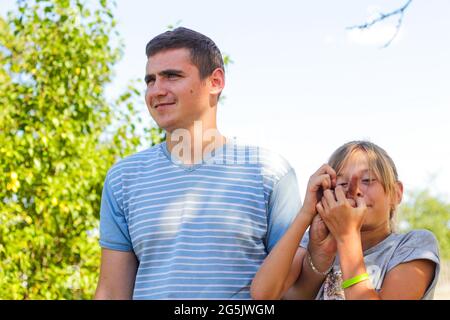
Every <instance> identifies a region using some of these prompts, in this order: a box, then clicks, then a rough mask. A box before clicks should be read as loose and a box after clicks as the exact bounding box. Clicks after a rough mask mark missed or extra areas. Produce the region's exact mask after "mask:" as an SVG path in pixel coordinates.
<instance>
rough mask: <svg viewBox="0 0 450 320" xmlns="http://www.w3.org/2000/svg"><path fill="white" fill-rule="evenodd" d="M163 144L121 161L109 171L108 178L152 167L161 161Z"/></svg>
mask: <svg viewBox="0 0 450 320" xmlns="http://www.w3.org/2000/svg"><path fill="white" fill-rule="evenodd" d="M160 149H161V144H156V145H154V146H151V147H150V148H147V149H145V150H142V151H138V152H136V153H133V154H131V155H128V156H126V157H124V158H122V159H119V160H118V161H117V162H116V163H115V164H113V165H112V166H111V168H110V169H109V170H108V176H111V175H117V174H118V173H123V172H128V171H134V170H136V168H137V167H142V166H151V165H152V164H154V163H155V162H157V161H158V159H159V153H160Z"/></svg>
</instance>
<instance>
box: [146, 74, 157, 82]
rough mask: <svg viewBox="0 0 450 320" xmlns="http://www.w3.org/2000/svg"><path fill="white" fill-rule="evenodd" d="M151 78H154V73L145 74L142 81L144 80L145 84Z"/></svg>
mask: <svg viewBox="0 0 450 320" xmlns="http://www.w3.org/2000/svg"><path fill="white" fill-rule="evenodd" d="M153 79H155V75H153V74H146V75H145V78H144V81H145V83H146V84H148V83H149V82H150V80H153Z"/></svg>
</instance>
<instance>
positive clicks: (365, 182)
mask: <svg viewBox="0 0 450 320" xmlns="http://www.w3.org/2000/svg"><path fill="white" fill-rule="evenodd" d="M374 181H375V179H369V178H365V179H362V180H361V182H362V183H363V184H367V185H368V184H371V183H372V182H374Z"/></svg>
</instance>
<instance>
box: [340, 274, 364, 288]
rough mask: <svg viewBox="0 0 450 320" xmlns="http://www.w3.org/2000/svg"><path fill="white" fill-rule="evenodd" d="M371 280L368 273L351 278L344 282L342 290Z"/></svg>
mask: <svg viewBox="0 0 450 320" xmlns="http://www.w3.org/2000/svg"><path fill="white" fill-rule="evenodd" d="M367 279H369V275H368V274H367V273H363V274H360V275H358V276H356V277H353V278H350V279H347V280H345V281H344V282H342V289H347V288H348V287H351V286H353V285H355V284H357V283H360V282H361V281H364V280H367Z"/></svg>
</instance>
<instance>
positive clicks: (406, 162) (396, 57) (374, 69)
mask: <svg viewBox="0 0 450 320" xmlns="http://www.w3.org/2000/svg"><path fill="white" fill-rule="evenodd" d="M1 2H2V10H1V12H4V9H5V8H6V6H7V5H9V4H10V3H12V0H1ZM405 2H406V0H403V1H400V0H395V1H392V0H391V1H387V0H384V1H379V0H372V1H368V0H348V1H330V0H329V1H322V0H318V1H283V0H278V1H261V0H259V1H242V0H241V1H234V0H231V1H222V2H212V1H199V0H197V1H194V0H191V1H181V0H172V1H139V0H118V1H117V8H116V11H115V12H116V17H117V19H118V22H119V24H118V28H119V32H120V34H121V37H122V38H123V39H124V41H125V45H126V48H125V52H124V57H123V59H122V61H121V62H120V63H119V64H118V65H117V68H116V75H117V76H116V79H115V82H114V84H113V85H112V86H111V88H110V90H109V91H110V92H114V91H117V92H118V91H120V88H121V87H123V86H124V85H125V84H126V83H127V81H128V80H129V79H134V78H141V79H143V76H144V73H145V62H146V57H145V45H146V43H147V42H148V41H149V40H150V39H151V38H152V37H154V36H156V35H157V34H159V33H161V32H163V31H165V30H166V27H167V25H169V24H175V23H176V22H177V21H179V20H181V25H182V26H186V27H188V28H192V29H195V30H197V31H200V32H202V33H204V34H206V35H207V36H209V37H211V38H212V39H213V40H214V41H215V42H216V44H217V45H218V46H219V48H220V49H221V50H222V52H224V53H227V54H229V55H230V56H231V58H232V60H233V61H234V63H233V64H232V65H231V66H230V67H229V68H228V70H227V83H226V87H225V91H224V95H225V96H226V100H225V101H224V103H223V104H221V105H220V106H219V119H218V123H219V129H221V131H222V132H223V133H225V134H226V135H228V136H236V137H237V138H238V140H241V141H245V142H250V143H254V144H259V145H262V146H265V147H268V148H270V149H273V150H275V151H277V152H279V153H281V154H282V155H284V156H285V157H286V158H287V159H288V160H289V162H290V163H291V164H292V166H293V167H294V168H295V169H296V172H297V176H298V179H299V184H300V189H301V193H302V195H303V192H304V190H305V187H306V183H307V180H308V178H309V176H310V175H311V174H312V173H313V172H314V171H315V170H316V169H317V168H318V167H319V166H320V165H321V164H322V163H324V162H326V160H327V158H328V157H329V155H330V154H331V153H332V152H333V151H334V150H335V149H336V148H337V147H339V146H340V145H341V144H343V143H345V142H347V141H349V140H354V139H369V140H371V141H372V142H375V143H377V144H379V145H380V146H382V147H383V148H385V149H386V150H387V151H388V153H390V154H391V156H392V158H393V159H394V161H395V162H396V164H397V167H398V170H399V174H400V178H401V180H402V181H403V182H404V184H405V187H406V190H413V189H416V188H422V187H426V186H427V187H431V188H432V190H433V191H434V192H435V193H438V194H441V195H444V196H446V197H448V196H449V195H450V192H449V185H450V184H449V182H448V181H449V180H450V143H449V141H448V140H449V138H450V123H449V119H450V42H449V41H448V35H449V34H450V19H449V16H450V1H448V0H427V1H423V0H414V1H413V3H412V4H411V6H410V7H409V8H408V10H407V12H406V14H405V17H404V21H403V26H402V29H401V32H400V34H399V36H398V38H397V39H396V40H395V41H394V42H393V43H392V44H391V46H390V47H388V48H386V49H379V47H380V46H381V45H382V44H383V43H384V42H385V41H387V40H388V37H389V34H391V32H393V28H394V26H395V24H396V19H395V18H394V19H392V20H390V21H388V22H387V23H384V24H383V25H380V26H378V27H376V28H375V29H373V30H371V31H367V32H364V33H357V32H356V33H355V32H353V33H351V32H348V31H347V30H346V29H345V28H346V27H347V26H350V25H353V24H357V23H362V22H365V21H366V20H367V19H368V18H369V17H371V16H373V14H375V13H376V12H377V10H378V12H379V11H382V12H388V11H389V10H391V9H394V8H396V7H399V6H401V5H402V4H403V3H405ZM144 87H145V86H144V84H143V82H142V100H143V99H144ZM142 109H143V111H142V112H143V115H144V116H145V119H146V120H147V121H148V122H149V123H150V117H149V116H148V113H147V110H146V108H145V106H144V105H142ZM434 174H435V175H436V177H435V180H434V181H433V182H432V183H431V184H430V178H431V176H432V175H434Z"/></svg>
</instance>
